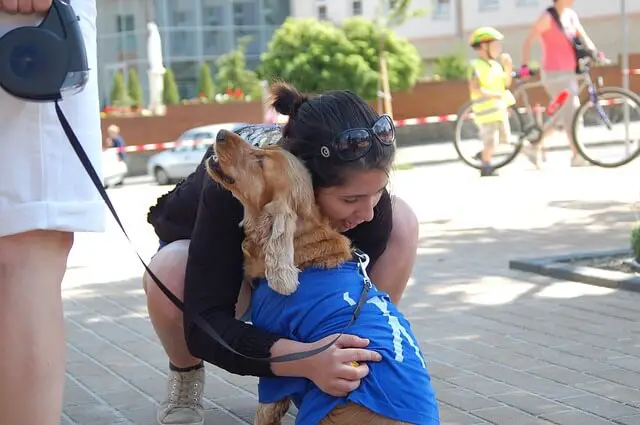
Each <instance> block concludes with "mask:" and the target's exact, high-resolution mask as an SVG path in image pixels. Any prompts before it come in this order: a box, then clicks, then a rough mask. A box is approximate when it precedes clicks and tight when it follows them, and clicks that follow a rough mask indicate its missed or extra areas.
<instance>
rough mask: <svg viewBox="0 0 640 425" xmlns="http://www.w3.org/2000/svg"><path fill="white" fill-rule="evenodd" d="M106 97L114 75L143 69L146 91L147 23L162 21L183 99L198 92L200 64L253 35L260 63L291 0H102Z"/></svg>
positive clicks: (168, 61) (254, 59) (251, 57)
mask: <svg viewBox="0 0 640 425" xmlns="http://www.w3.org/2000/svg"><path fill="white" fill-rule="evenodd" d="M97 3H98V25H97V26H98V68H99V83H100V88H101V100H102V104H103V105H105V104H107V103H108V101H109V95H110V90H111V85H112V81H113V75H114V73H115V72H117V71H122V72H124V73H125V74H126V73H127V72H128V71H129V70H130V69H132V68H135V69H136V70H137V71H138V74H139V76H140V81H141V83H142V86H143V90H144V91H145V98H147V99H148V96H147V93H146V91H147V75H146V74H147V69H148V61H147V36H148V32H147V23H148V22H155V23H156V24H157V25H158V28H159V31H160V36H161V38H162V50H163V60H164V66H165V67H167V68H171V70H172V71H173V73H174V74H175V77H176V82H177V85H178V90H179V91H180V95H181V97H182V98H190V97H193V96H195V95H196V94H197V93H196V91H197V78H198V68H199V66H200V64H201V63H203V62H207V63H208V64H209V65H210V66H211V68H212V72H215V65H214V63H215V60H216V59H217V58H218V57H219V56H220V55H222V54H224V53H226V52H228V51H230V50H232V49H234V48H235V47H236V45H237V41H238V40H239V39H240V38H241V37H244V36H247V35H249V36H251V43H250V44H249V45H248V47H247V64H248V66H249V67H251V68H252V67H255V66H256V65H257V64H258V63H259V60H260V54H261V53H262V52H263V51H265V50H266V46H267V43H268V42H269V40H270V39H271V35H272V34H273V32H274V31H275V30H276V28H278V27H279V26H280V25H281V24H282V22H284V20H285V19H286V18H287V17H288V16H289V15H290V0H179V1H177V0H97Z"/></svg>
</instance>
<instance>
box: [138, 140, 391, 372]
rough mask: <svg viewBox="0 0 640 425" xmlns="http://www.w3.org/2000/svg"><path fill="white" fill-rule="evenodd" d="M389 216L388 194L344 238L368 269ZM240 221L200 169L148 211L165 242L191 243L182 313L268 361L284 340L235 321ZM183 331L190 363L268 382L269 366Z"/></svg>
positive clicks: (191, 327)
mask: <svg viewBox="0 0 640 425" xmlns="http://www.w3.org/2000/svg"><path fill="white" fill-rule="evenodd" d="M208 154H210V151H209V152H208ZM206 156H207V154H205V157H206ZM391 215H392V208H391V199H390V196H389V193H388V192H386V191H385V192H384V193H383V196H382V197H381V199H380V202H379V203H378V205H377V206H376V207H375V210H374V218H373V220H372V221H371V222H368V223H363V224H361V225H359V226H358V227H356V228H355V229H352V230H350V231H348V232H346V233H345V236H347V237H349V238H350V239H351V241H352V242H353V245H354V246H356V247H358V248H359V249H361V250H362V251H364V252H366V253H367V254H368V255H369V257H370V259H371V263H370V267H371V265H373V264H374V263H375V261H376V260H377V259H378V258H379V257H380V255H382V253H383V252H384V250H385V248H386V246H387V242H388V240H389V235H390V233H391V226H392V224H391V223H392V217H391ZM242 217H243V207H242V205H241V204H240V202H239V201H238V200H236V199H235V198H234V197H233V195H232V194H231V192H229V191H227V190H226V189H224V188H222V187H221V186H219V185H218V184H217V183H216V182H214V181H213V180H211V178H210V177H209V176H208V175H207V174H206V171H205V168H204V166H203V164H200V166H198V168H197V169H196V171H195V172H194V173H193V174H191V175H190V176H189V177H188V178H187V179H185V180H184V181H182V182H181V183H180V184H178V185H177V186H176V188H175V189H174V190H172V191H171V192H169V193H168V194H166V195H164V196H163V197H161V198H159V200H158V203H157V204H156V205H155V206H153V207H152V208H151V209H150V212H149V216H148V221H149V222H150V223H151V224H152V225H153V227H154V229H155V232H156V234H157V235H158V237H159V238H160V240H162V241H164V242H172V241H174V240H178V239H191V243H190V247H189V257H188V261H187V270H186V276H185V288H184V304H185V308H186V309H188V310H190V311H191V312H195V313H197V314H199V315H200V316H201V317H202V318H204V319H205V320H206V321H207V322H208V323H209V324H210V325H211V326H212V327H213V328H214V329H215V330H216V332H218V333H219V334H220V336H222V338H223V339H224V340H225V341H226V342H227V343H228V344H229V345H230V346H231V347H233V348H234V349H235V350H237V351H239V352H240V353H243V354H245V355H247V356H250V357H257V358H267V357H270V349H271V346H272V345H273V344H274V343H275V342H276V341H277V340H278V339H280V338H281V337H280V336H278V335H273V334H270V333H268V332H265V331H263V330H260V329H259V328H257V327H254V326H253V325H250V324H247V323H244V322H242V321H240V320H237V319H235V316H236V312H235V305H236V302H237V300H238V295H239V293H240V287H241V285H242V278H243V254H242V249H241V243H242V240H243V239H244V231H243V229H242V228H241V227H240V225H239V223H240V221H241V220H242ZM184 328H185V337H186V341H187V346H188V348H189V351H190V352H191V354H192V355H194V356H195V357H198V358H201V359H203V360H205V361H207V362H209V363H212V364H215V365H217V366H219V367H221V368H223V369H225V370H227V371H229V372H231V373H235V374H238V375H253V376H258V377H265V376H273V372H272V371H271V367H270V365H269V364H268V363H266V362H259V361H255V360H249V359H245V358H243V357H241V356H238V355H236V354H233V353H232V352H230V351H228V350H227V349H225V348H224V347H222V346H221V345H220V344H218V343H217V342H215V341H214V340H213V339H212V338H211V337H209V336H208V335H207V334H205V333H204V332H203V331H202V330H201V329H200V328H199V327H197V326H196V325H195V324H193V323H192V322H190V321H189V320H188V319H185V323H184Z"/></svg>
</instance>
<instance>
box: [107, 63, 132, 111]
mask: <svg viewBox="0 0 640 425" xmlns="http://www.w3.org/2000/svg"><path fill="white" fill-rule="evenodd" d="M109 100H110V101H111V105H112V106H128V105H129V104H130V99H129V95H128V94H127V88H126V87H125V84H124V76H123V75H122V72H121V71H116V73H115V74H113V83H112V84H111V95H110V96H109Z"/></svg>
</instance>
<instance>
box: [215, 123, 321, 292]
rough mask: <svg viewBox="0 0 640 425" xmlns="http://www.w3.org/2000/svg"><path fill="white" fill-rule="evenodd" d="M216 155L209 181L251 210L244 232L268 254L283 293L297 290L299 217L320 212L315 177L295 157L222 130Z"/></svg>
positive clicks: (272, 277)
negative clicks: (296, 245) (254, 144)
mask: <svg viewBox="0 0 640 425" xmlns="http://www.w3.org/2000/svg"><path fill="white" fill-rule="evenodd" d="M215 153H216V155H215V156H213V157H211V158H209V160H208V161H207V162H206V166H207V172H208V173H209V175H210V176H211V177H212V178H213V179H214V180H215V181H217V182H218V183H220V184H221V185H222V186H224V187H225V188H227V189H228V190H229V191H231V193H232V194H233V195H234V196H235V197H236V198H237V199H238V200H239V201H240V202H241V203H242V205H243V206H244V209H245V218H244V226H245V230H246V231H247V235H248V236H249V235H251V236H252V237H253V238H255V239H256V240H255V241H254V242H256V243H257V244H258V245H259V246H260V247H261V248H262V249H263V250H264V254H265V274H266V278H267V280H269V284H270V286H271V287H272V288H273V289H274V290H276V291H278V292H280V293H291V292H293V291H294V290H295V288H296V287H297V279H298V270H297V269H296V267H295V264H294V247H293V239H294V234H295V230H296V221H297V219H298V217H300V218H304V217H305V216H309V215H311V214H312V211H313V208H314V206H315V200H314V195H313V185H312V182H311V176H310V174H309V172H308V170H307V169H306V168H305V166H304V165H303V164H302V163H301V162H300V161H299V160H298V159H297V158H296V157H295V156H293V155H292V154H291V153H289V152H287V151H286V150H284V149H281V148H279V147H276V146H270V147H266V148H256V147H253V146H251V145H249V144H248V143H247V142H245V141H244V140H243V139H242V138H241V137H240V136H238V135H237V134H235V133H232V132H230V131H225V130H222V131H220V132H219V133H218V135H217V137H216V144H215Z"/></svg>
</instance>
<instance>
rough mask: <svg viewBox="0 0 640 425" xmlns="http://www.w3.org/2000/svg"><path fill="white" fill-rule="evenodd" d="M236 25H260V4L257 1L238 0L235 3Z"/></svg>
mask: <svg viewBox="0 0 640 425" xmlns="http://www.w3.org/2000/svg"><path fill="white" fill-rule="evenodd" d="M233 23H234V25H258V5H257V4H256V2H255V1H252V2H250V1H238V0H236V2H235V3H233Z"/></svg>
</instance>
